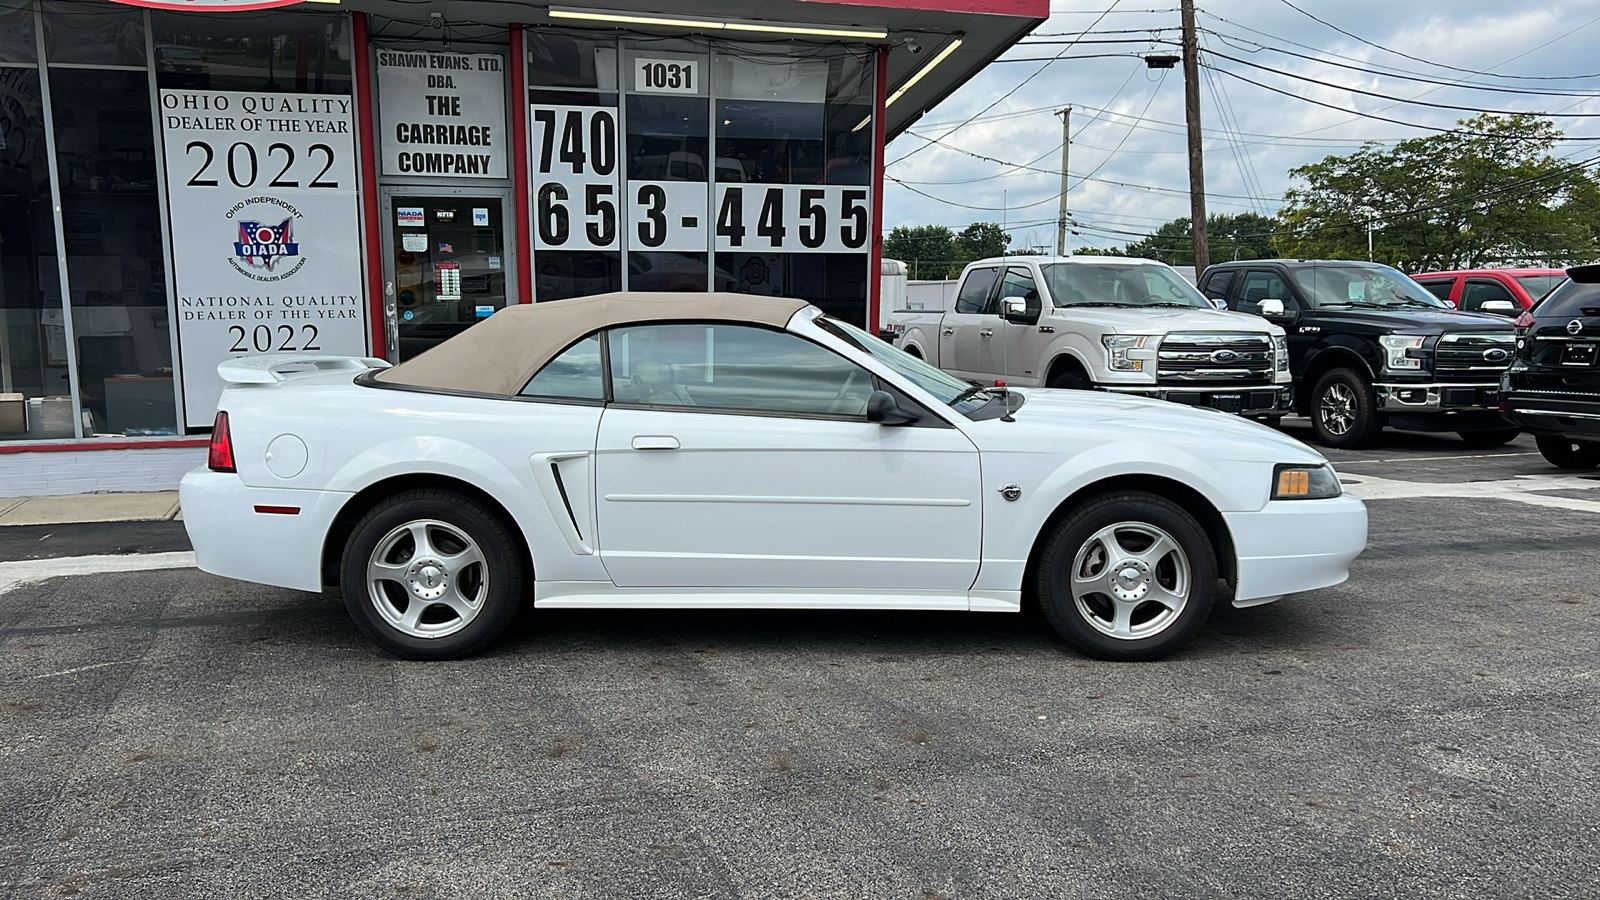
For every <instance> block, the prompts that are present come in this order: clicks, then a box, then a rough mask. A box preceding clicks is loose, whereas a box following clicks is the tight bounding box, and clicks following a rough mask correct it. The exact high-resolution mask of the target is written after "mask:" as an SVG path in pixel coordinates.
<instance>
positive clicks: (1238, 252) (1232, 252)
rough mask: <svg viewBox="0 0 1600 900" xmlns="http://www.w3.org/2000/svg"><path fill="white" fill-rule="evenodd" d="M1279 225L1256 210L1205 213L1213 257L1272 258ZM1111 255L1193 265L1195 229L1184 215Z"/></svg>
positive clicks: (1274, 255)
mask: <svg viewBox="0 0 1600 900" xmlns="http://www.w3.org/2000/svg"><path fill="white" fill-rule="evenodd" d="M1279 228H1280V225H1279V223H1278V220H1277V219H1274V218H1272V217H1270V216H1263V215H1258V214H1256V213H1239V214H1237V215H1231V216H1229V215H1208V216H1206V237H1207V242H1208V243H1209V245H1210V249H1211V261H1212V262H1221V261H1223V260H1230V259H1272V258H1274V257H1276V256H1277V255H1278V254H1277V253H1276V252H1274V250H1273V248H1272V237H1273V234H1274V233H1275V232H1277V231H1278V230H1279ZM1112 255H1117V256H1142V257H1145V258H1146V259H1159V260H1161V261H1162V262H1164V263H1166V264H1168V265H1172V266H1192V265H1194V229H1193V228H1192V227H1191V226H1190V219H1189V217H1188V216H1184V217H1183V218H1180V219H1173V220H1172V221H1171V222H1168V223H1166V224H1165V225H1162V226H1161V227H1160V228H1157V229H1156V230H1155V232H1154V233H1153V234H1151V235H1150V236H1149V237H1147V238H1144V239H1143V240H1138V241H1134V242H1133V243H1131V244H1128V245H1127V246H1125V247H1123V248H1122V249H1120V250H1117V251H1115V252H1114V254H1112Z"/></svg>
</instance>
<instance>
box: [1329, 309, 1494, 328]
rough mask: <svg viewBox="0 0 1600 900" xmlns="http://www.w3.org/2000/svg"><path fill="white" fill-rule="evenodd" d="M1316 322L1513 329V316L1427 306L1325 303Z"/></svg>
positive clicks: (1407, 326) (1411, 326)
mask: <svg viewBox="0 0 1600 900" xmlns="http://www.w3.org/2000/svg"><path fill="white" fill-rule="evenodd" d="M1316 318H1317V324H1319V325H1322V326H1323V331H1328V330H1329V328H1328V325H1327V323H1328V322H1351V323H1361V324H1364V325H1369V326H1371V325H1376V326H1378V327H1380V328H1388V329H1392V330H1393V331H1395V332H1397V333H1410V334H1444V333H1445V332H1449V331H1466V332H1495V331H1499V332H1505V333H1510V332H1511V331H1512V325H1511V320H1510V319H1507V318H1505V317H1504V316H1491V315H1485V314H1483V313H1470V312H1452V311H1449V310H1438V311H1434V310H1428V309H1397V310H1393V311H1390V310H1381V309H1342V308H1339V307H1322V308H1321V309H1319V310H1317V314H1316Z"/></svg>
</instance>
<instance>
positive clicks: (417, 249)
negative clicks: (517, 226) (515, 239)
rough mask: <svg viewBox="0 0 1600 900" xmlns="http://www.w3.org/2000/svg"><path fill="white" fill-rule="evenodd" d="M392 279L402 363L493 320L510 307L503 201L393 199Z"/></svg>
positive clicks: (493, 198)
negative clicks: (502, 310) (448, 339)
mask: <svg viewBox="0 0 1600 900" xmlns="http://www.w3.org/2000/svg"><path fill="white" fill-rule="evenodd" d="M388 206H389V209H388V217H389V222H390V230H391V232H392V234H391V235H390V237H391V243H390V247H389V259H388V263H389V271H388V272H387V273H385V274H386V275H387V276H388V280H389V281H390V282H391V283H392V284H393V286H394V301H395V316H396V319H397V323H398V330H399V339H400V346H399V347H398V350H399V357H400V359H403V360H404V359H410V358H411V357H413V356H416V355H417V354H418V353H421V352H423V351H424V350H427V349H428V348H429V347H432V346H434V345H435V344H438V343H439V342H441V341H443V340H445V339H446V338H450V337H453V336H454V335H457V334H459V333H461V332H462V331H465V330H466V329H467V328H470V327H471V326H472V325H473V324H474V323H476V322H478V321H480V320H482V319H486V318H488V317H489V316H490V315H492V314H493V313H494V311H495V310H497V309H502V308H504V307H505V305H506V303H507V302H508V293H507V286H508V284H509V283H510V279H509V278H508V277H507V276H508V274H509V273H510V271H511V268H512V261H511V259H510V258H509V257H508V256H507V253H506V229H505V217H504V208H505V198H504V197H502V196H487V197H486V196H474V195H470V194H462V195H456V196H423V195H420V194H407V193H394V194H391V195H390V196H389V203H388Z"/></svg>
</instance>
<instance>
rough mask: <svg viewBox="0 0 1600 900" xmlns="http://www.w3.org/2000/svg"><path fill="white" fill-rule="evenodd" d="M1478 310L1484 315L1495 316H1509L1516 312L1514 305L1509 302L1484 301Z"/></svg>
mask: <svg viewBox="0 0 1600 900" xmlns="http://www.w3.org/2000/svg"><path fill="white" fill-rule="evenodd" d="M1479 309H1481V310H1483V311H1484V312H1486V313H1494V314H1495V315H1497V316H1509V315H1513V314H1515V313H1516V311H1517V307H1516V305H1515V304H1513V303H1512V302H1511V301H1510V300H1485V301H1484V302H1483V306H1480V307H1479Z"/></svg>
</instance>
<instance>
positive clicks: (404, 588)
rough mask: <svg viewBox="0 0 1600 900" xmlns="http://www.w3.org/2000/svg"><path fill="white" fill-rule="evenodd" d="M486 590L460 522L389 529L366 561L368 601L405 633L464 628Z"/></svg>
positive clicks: (484, 569)
mask: <svg viewBox="0 0 1600 900" xmlns="http://www.w3.org/2000/svg"><path fill="white" fill-rule="evenodd" d="M408 547H409V552H404V549H405V548H408ZM401 555H403V556H404V558H403V559H400V560H399V561H395V557H396V556H401ZM488 589H489V560H488V557H487V556H485V555H484V552H483V550H482V548H480V547H479V546H478V544H477V542H476V541H474V540H473V539H472V537H471V535H468V534H467V533H466V532H465V531H463V530H462V529H461V528H460V527H459V526H456V525H452V524H450V523H449V522H444V521H440V520H437V519H419V520H415V521H411V522H406V523H405V524H403V525H400V526H398V527H396V528H394V529H392V530H390V532H389V533H388V534H387V535H385V536H384V537H383V539H382V540H380V541H378V543H377V545H376V546H375V547H374V548H373V551H372V555H371V556H370V557H369V558H368V560H367V595H368V599H369V602H370V603H371V604H372V607H373V609H375V610H376V611H377V613H378V615H379V616H380V617H382V619H383V621H384V622H386V623H387V624H388V625H389V627H391V628H393V629H395V630H396V631H398V632H400V633H401V634H404V635H405V636H407V637H412V638H439V637H445V636H447V635H451V634H454V633H456V632H458V631H460V630H461V629H463V628H465V627H467V626H468V625H470V624H472V622H473V620H474V619H476V618H477V616H478V614H479V613H480V612H482V611H483V605H484V602H485V600H486V598H487V597H488ZM446 610H449V612H446ZM452 613H453V615H452Z"/></svg>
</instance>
